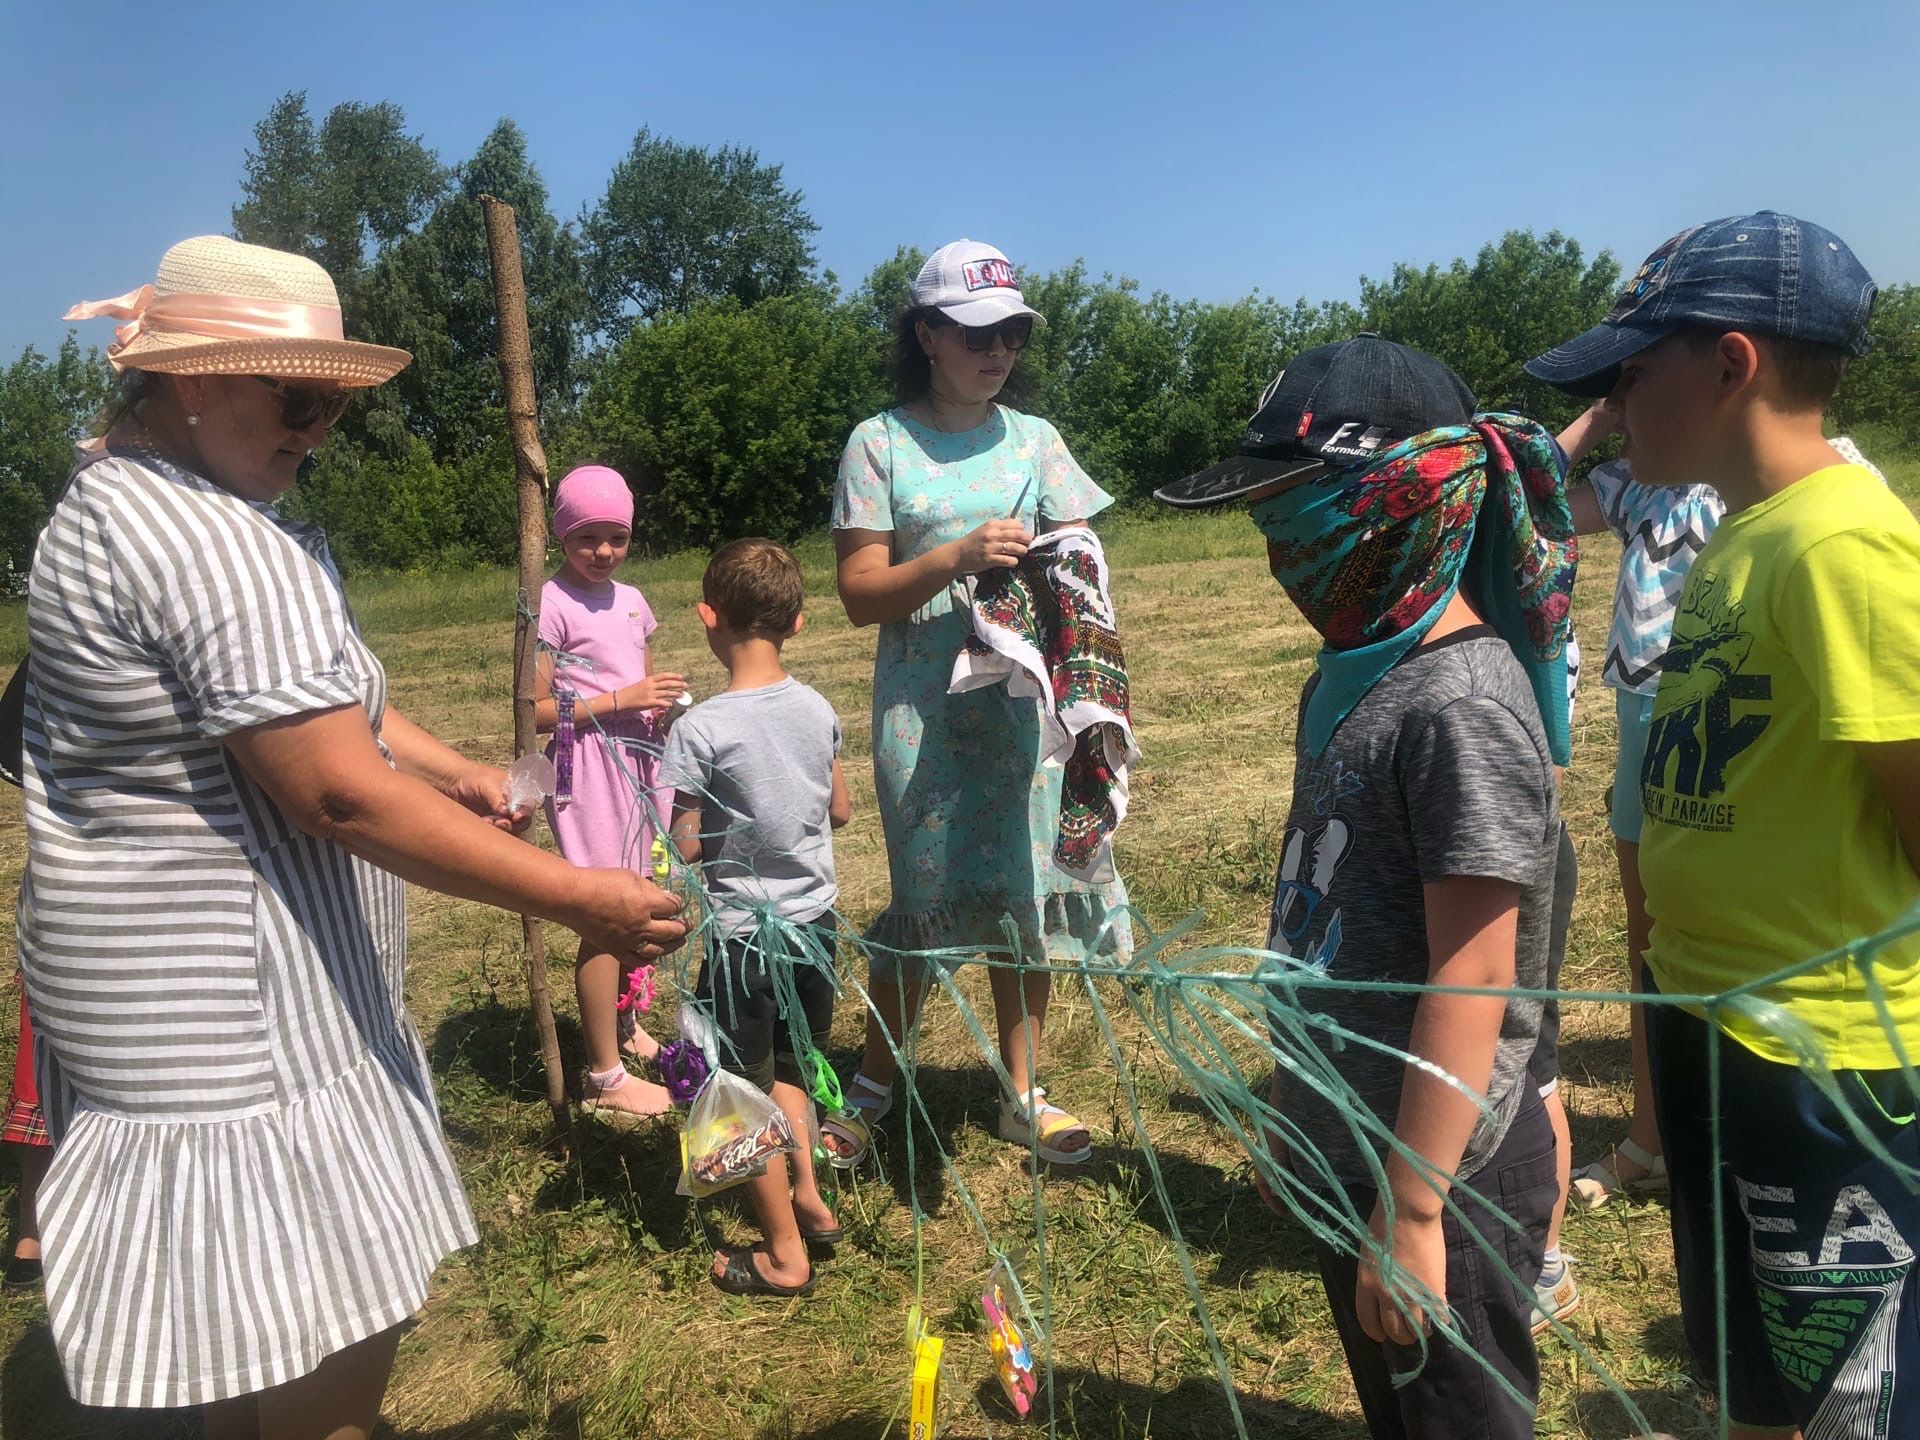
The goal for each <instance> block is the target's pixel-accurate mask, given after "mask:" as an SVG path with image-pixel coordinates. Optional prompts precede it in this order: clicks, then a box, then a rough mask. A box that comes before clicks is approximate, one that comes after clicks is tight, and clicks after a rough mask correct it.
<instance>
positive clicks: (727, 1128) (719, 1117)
mask: <svg viewBox="0 0 1920 1440" xmlns="http://www.w3.org/2000/svg"><path fill="white" fill-rule="evenodd" d="M797 1148H799V1147H798V1145H797V1143H796V1142H795V1140H794V1135H793V1122H792V1121H790V1120H788V1119H787V1116H786V1112H785V1111H783V1110H782V1109H781V1108H780V1107H779V1106H778V1105H776V1104H774V1103H773V1101H772V1100H770V1099H768V1098H767V1096H766V1095H764V1094H762V1093H761V1091H760V1090H759V1089H757V1088H756V1087H755V1086H752V1085H749V1084H748V1083H747V1082H746V1081H745V1080H742V1079H741V1078H740V1077H739V1076H738V1075H734V1074H731V1073H730V1072H728V1071H725V1070H716V1071H714V1072H713V1074H712V1075H711V1076H709V1077H708V1079H707V1083H706V1084H705V1085H704V1086H702V1087H701V1090H700V1093H699V1094H698V1095H696V1096H695V1097H694V1101H693V1108H692V1109H691V1110H690V1111H688V1112H687V1127H686V1129H684V1130H682V1131H681V1132H680V1184H679V1186H678V1193H679V1194H682V1195H692V1196H695V1197H704V1196H707V1195H712V1194H715V1193H716V1192H718V1191H721V1190H725V1189H727V1188H728V1187H729V1186H732V1185H738V1184H739V1183H740V1182H741V1181H743V1180H751V1179H752V1178H753V1177H754V1176H756V1175H763V1174H765V1173H766V1169H767V1161H768V1160H770V1159H771V1158H772V1157H773V1156H775V1155H780V1154H784V1153H785V1152H787V1151H789V1150H794V1149H797Z"/></svg>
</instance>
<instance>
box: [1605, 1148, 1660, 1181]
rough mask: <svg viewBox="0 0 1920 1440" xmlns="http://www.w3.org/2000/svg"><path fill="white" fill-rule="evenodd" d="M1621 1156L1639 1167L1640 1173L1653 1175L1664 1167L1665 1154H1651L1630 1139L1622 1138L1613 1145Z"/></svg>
mask: <svg viewBox="0 0 1920 1440" xmlns="http://www.w3.org/2000/svg"><path fill="white" fill-rule="evenodd" d="M1613 1148H1614V1149H1615V1150H1617V1151H1619V1152H1620V1154H1621V1156H1622V1157H1623V1158H1625V1159H1627V1160H1631V1161H1632V1162H1633V1163H1634V1164H1635V1165H1638V1166H1639V1167H1640V1173H1641V1174H1642V1175H1653V1174H1656V1173H1660V1172H1663V1171H1664V1170H1665V1169H1666V1158H1667V1157H1666V1156H1664V1155H1651V1154H1649V1153H1647V1151H1646V1149H1645V1148H1644V1147H1643V1146H1641V1145H1639V1144H1637V1143H1635V1142H1634V1141H1632V1140H1622V1141H1621V1142H1620V1143H1619V1144H1618V1145H1616V1146H1614V1147H1613Z"/></svg>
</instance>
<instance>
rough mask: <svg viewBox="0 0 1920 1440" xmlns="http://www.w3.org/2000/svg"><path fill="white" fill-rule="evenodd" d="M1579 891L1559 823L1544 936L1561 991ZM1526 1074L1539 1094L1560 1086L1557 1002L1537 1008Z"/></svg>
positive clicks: (1552, 981)
mask: <svg viewBox="0 0 1920 1440" xmlns="http://www.w3.org/2000/svg"><path fill="white" fill-rule="evenodd" d="M1579 888H1580V861H1579V858H1578V857H1577V856H1575V854H1574V853H1573V834H1572V832H1571V831H1569V830H1568V829H1567V825H1566V822H1565V821H1564V820H1563V821H1561V822H1560V849H1559V851H1558V853H1557V854H1556V855H1555V856H1554V864H1553V926H1552V928H1551V929H1550V930H1549V931H1548V934H1547V985H1546V988H1547V989H1549V990H1558V989H1559V988H1560V967H1561V965H1562V964H1563V963H1564V962H1565V960H1566V958H1567V932H1568V931H1570V930H1571V929H1572V928H1573V897H1574V892H1575V891H1576V890H1578V889H1579ZM1527 1075H1528V1077H1529V1078H1530V1079H1532V1081H1533V1084H1534V1088H1535V1089H1537V1090H1538V1091H1539V1092H1540V1093H1541V1094H1542V1095H1551V1094H1552V1093H1553V1091H1554V1088H1555V1087H1556V1086H1558V1085H1559V1083H1560V1002H1559V1001H1558V1000H1549V1001H1547V1003H1546V1004H1545V1005H1543V1006H1541V1007H1540V1039H1539V1042H1538V1043H1537V1044H1535V1046H1534V1047H1533V1055H1532V1057H1531V1058H1530V1059H1529V1060H1528V1061H1527Z"/></svg>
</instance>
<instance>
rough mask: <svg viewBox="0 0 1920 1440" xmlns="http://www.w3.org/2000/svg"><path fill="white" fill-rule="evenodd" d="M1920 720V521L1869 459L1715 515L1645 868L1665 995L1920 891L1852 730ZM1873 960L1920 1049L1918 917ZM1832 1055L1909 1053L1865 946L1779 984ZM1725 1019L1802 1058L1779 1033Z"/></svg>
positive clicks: (1656, 791)
mask: <svg viewBox="0 0 1920 1440" xmlns="http://www.w3.org/2000/svg"><path fill="white" fill-rule="evenodd" d="M1916 738H1920V522H1916V521H1915V519H1914V517H1913V515H1912V514H1911V513H1910V512H1909V511H1908V509H1907V507H1906V506H1905V505H1903V504H1902V503H1901V502H1900V500H1899V499H1898V498H1896V497H1895V496H1894V495H1893V494H1892V492H1890V491H1889V490H1888V489H1887V487H1886V486H1885V485H1883V484H1882V483H1881V482H1880V481H1879V480H1877V479H1876V478H1875V477H1874V476H1873V475H1872V474H1870V473H1869V472H1868V471H1865V470H1862V469H1861V468H1860V467H1858V466H1856V465H1835V466H1832V467H1830V468H1828V469H1825V470H1817V471H1815V472H1814V473H1813V474H1811V475H1809V476H1807V477H1806V478H1805V479H1804V480H1802V481H1800V482H1799V483H1798V484H1797V485H1793V486H1790V487H1789V488H1787V489H1786V490H1783V491H1781V492H1780V493H1779V494H1777V495H1774V496H1771V497H1770V498H1768V499H1767V500H1765V501H1763V502H1762V503H1761V504H1758V505H1755V506H1754V507H1752V508H1751V509H1749V510H1744V511H1741V512H1740V513H1739V514H1735V515H1729V516H1727V517H1726V519H1724V520H1722V521H1721V522H1720V528H1719V529H1718V530H1717V531H1716V532H1715V533H1714V536H1713V539H1712V541H1711V542H1710V543H1709V544H1708V545H1707V547H1706V549H1704V550H1703V551H1701V553H1700V558H1699V559H1698V560H1697V561H1695V562H1694V566H1693V570H1692V573H1691V574H1690V575H1689V576H1688V577H1687V587H1686V591H1685V593H1684V594H1683V595H1682V596H1681V599H1680V608H1679V613H1678V614H1677V615H1676V616H1675V618H1674V625H1673V643H1672V646H1671V648H1669V649H1668V651H1667V655H1666V660H1665V665H1664V669H1663V672H1662V674H1661V678H1660V694H1659V697H1658V698H1657V699H1656V700H1655V701H1654V707H1653V727H1652V730H1651V732H1650V734H1649V737H1648V742H1647V758H1646V762H1645V765H1644V766H1643V768H1642V770H1641V787H1640V795H1641V800H1642V802H1643V804H1644V805H1645V807H1646V826H1645V829H1644V832H1643V834H1642V836H1641V842H1640V873H1641V878H1642V879H1643V880H1644V881H1645V883H1646V889H1647V910H1648V913H1649V914H1650V915H1651V916H1652V917H1653V940H1652V944H1651V945H1650V947H1649V950H1648V955H1647V963H1648V964H1649V966H1650V967H1651V968H1652V971H1653V976H1654V979H1655V981H1656V982H1657V983H1658V984H1659V986H1660V988H1661V990H1662V991H1663V992H1665V993H1667V994H1683V993H1684V994H1695V995H1712V994H1718V993H1720V992H1723V991H1726V990H1730V989H1732V988H1734V987H1736V986H1740V985H1746V984H1749V983H1751V982H1753V981H1756V980H1759V979H1762V978H1763V977H1765V976H1768V975H1771V974H1774V973H1775V972H1777V971H1780V970H1784V969H1786V968H1788V967H1789V966H1792V965H1795V964H1797V963H1799V962H1802V961H1805V960H1807V959H1809V958H1811V957H1812V956H1815V955H1819V954H1822V953H1824V952H1826V951H1829V950H1833V949H1836V948H1838V947H1839V946H1842V945H1845V944H1847V943H1848V942H1849V941H1852V940H1857V939H1860V938H1862V937H1864V936H1868V935H1871V934H1873V933H1875V932H1876V931H1879V930H1881V929H1884V928H1885V927H1886V926H1887V925H1888V924H1890V923H1891V922H1892V921H1894V920H1895V919H1897V918H1898V917H1899V916H1900V915H1901V914H1902V913H1903V912H1904V911H1906V910H1907V908H1908V907H1909V906H1911V905H1912V904H1913V903H1914V902H1915V901H1916V900H1920V876H1916V875H1915V873H1914V869H1913V866H1912V864H1911V863H1910V862H1909V861H1908V859H1907V856H1906V852H1905V851H1904V850H1903V849H1902V848H1901V845H1900V837H1899V834H1898V833H1897V832H1896V830H1895V828H1894V824H1893V817H1892V815H1891V813H1890V812H1889V811H1888V809H1887V806H1886V802H1885V800H1884V799H1883V798H1882V795H1881V792H1880V787H1879V785H1878V783H1877V782H1876V781H1875V780H1874V777H1873V775H1872V774H1871V772H1870V771H1869V770H1868V769H1867V766H1866V763H1865V762H1864V760H1863V759H1862V758H1861V756H1860V755H1859V753H1858V752H1857V751H1856V750H1855V748H1854V746H1853V745H1852V744H1851V743H1849V742H1857V741H1869V742H1871V741H1890V740H1912V739H1916ZM1874 974H1875V975H1876V977H1877V978H1878V979H1879V981H1880V984H1881V985H1882V987H1883V988H1884V989H1885V991H1886V993H1887V998H1888V1001H1889V1004H1890V1007H1891V1010H1892V1014H1893V1017H1894V1021H1895V1023H1896V1025H1897V1026H1898V1028H1899V1030H1900V1033H1901V1035H1902V1038H1903V1042H1904V1043H1905V1044H1906V1046H1907V1047H1908V1050H1909V1052H1910V1053H1912V1052H1915V1051H1920V936H1910V937H1908V938H1907V939H1905V940H1902V941H1899V942H1897V943H1896V944H1894V945H1892V946H1890V947H1888V948H1887V949H1885V950H1882V951H1880V952H1878V954H1877V955H1876V956H1875V958H1874ZM1760 993H1761V998H1762V999H1765V1000H1769V1001H1773V1002H1775V1003H1778V1004H1780V1005H1783V1006H1784V1007H1785V1008H1786V1009H1787V1010H1788V1011H1789V1012H1790V1013H1791V1014H1793V1015H1794V1016H1796V1017H1798V1018H1799V1019H1800V1020H1801V1021H1803V1022H1805V1023H1806V1024H1807V1025H1808V1026H1810V1027H1811V1028H1812V1030H1813V1033H1814V1035H1815V1036H1816V1037H1817V1038H1818V1040H1819V1041H1820V1043H1821V1044H1822V1045H1823V1046H1824V1047H1825V1048H1826V1052H1827V1059H1828V1063H1829V1064H1831V1065H1832V1066H1834V1067H1835V1068H1837V1069H1852V1070H1885V1069H1890V1068H1892V1067H1894V1066H1895V1065H1896V1064H1897V1063H1898V1061H1897V1060H1896V1058H1895V1055H1894V1051H1893V1048H1892V1046H1891V1044H1890V1043H1889V1040H1888V1037H1887V1034H1886V1032H1885V1030H1884V1028H1883V1027H1882V1025H1881V1023H1880V1019H1879V1016H1878V1014H1877V1013H1876V1012H1875V1010H1874V1008H1873V1005H1872V1003H1871V1001H1870V1000H1869V999H1868V998H1867V990H1866V986H1865V982H1864V980H1863V977H1862V975H1861V972H1860V969H1859V966H1858V965H1857V964H1856V963H1854V962H1852V961H1849V960H1844V959H1843V960H1840V961H1836V962H1831V963H1829V964H1827V965H1823V966H1821V967H1820V968H1818V969H1817V970H1814V971H1811V972H1809V973H1807V974H1803V975H1799V976H1795V977H1793V978H1791V979H1787V980H1782V981H1779V982H1776V983H1774V984H1772V985H1769V986H1767V987H1766V988H1765V989H1764V990H1763V991H1762V992H1760ZM1721 1015H1722V1023H1723V1024H1724V1026H1725V1027H1726V1029H1727V1031H1728V1033H1729V1034H1731V1035H1733V1036H1734V1037H1735V1038H1736V1039H1738V1040H1740V1041H1741V1042H1743V1043H1744V1044H1746V1045H1747V1046H1748V1047H1749V1048H1750V1049H1752V1050H1753V1051H1755V1052H1756V1053H1758V1054H1759V1055H1762V1056H1764V1057H1765V1058H1767V1059H1769V1060H1775V1061H1780V1062H1783V1063H1791V1061H1792V1058H1793V1056H1792V1053H1791V1051H1790V1050H1789V1049H1788V1048H1787V1047H1786V1046H1785V1045H1784V1044H1782V1042H1781V1041H1780V1040H1779V1039H1778V1038H1777V1037H1776V1036H1774V1035H1773V1034H1771V1033H1769V1032H1768V1031H1766V1030H1765V1029H1762V1028H1760V1027H1758V1026H1756V1025H1754V1024H1752V1023H1750V1022H1749V1021H1747V1020H1746V1018H1745V1017H1743V1016H1739V1015H1735V1014H1732V1013H1729V1012H1726V1011H1722V1012H1721Z"/></svg>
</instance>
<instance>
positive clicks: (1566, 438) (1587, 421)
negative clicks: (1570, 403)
mask: <svg viewBox="0 0 1920 1440" xmlns="http://www.w3.org/2000/svg"><path fill="white" fill-rule="evenodd" d="M1619 428H1620V411H1619V409H1618V407H1616V406H1615V405H1614V404H1613V402H1612V401H1610V400H1596V401H1594V402H1593V404H1591V405H1589V406H1588V407H1587V408H1586V409H1585V410H1583V411H1582V412H1581V413H1580V416H1579V418H1578V419H1576V420H1575V421H1574V422H1573V423H1572V424H1571V425H1569V426H1567V428H1566V429H1564V430H1562V431H1561V432H1560V434H1559V435H1558V436H1557V437H1556V438H1557V439H1558V440H1559V441H1560V448H1561V449H1562V450H1564V451H1566V452H1567V468H1568V469H1572V468H1573V467H1574V466H1575V465H1578V464H1579V463H1580V462H1581V461H1582V460H1584V459H1586V458H1587V456H1589V455H1591V454H1592V453H1593V452H1594V450H1595V449H1596V448H1597V447H1598V446H1599V444H1600V442H1601V441H1602V440H1604V439H1606V438H1607V437H1608V436H1609V435H1612V434H1614V433H1615V432H1616V431H1618V430H1619Z"/></svg>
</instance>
